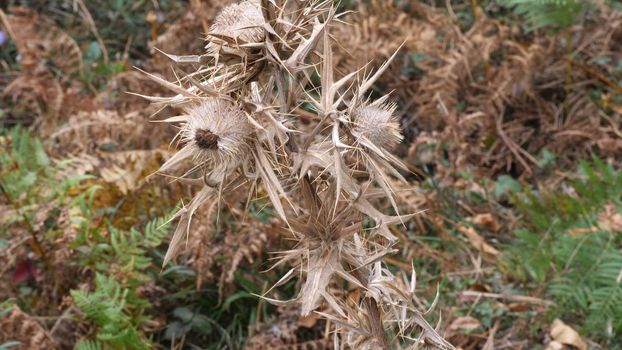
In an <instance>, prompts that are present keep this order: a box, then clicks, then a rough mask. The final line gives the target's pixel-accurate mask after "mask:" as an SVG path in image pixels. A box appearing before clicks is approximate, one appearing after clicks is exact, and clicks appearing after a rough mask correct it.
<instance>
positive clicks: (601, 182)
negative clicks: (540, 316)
mask: <svg viewBox="0 0 622 350" xmlns="http://www.w3.org/2000/svg"><path fill="white" fill-rule="evenodd" d="M514 203H515V204H516V206H517V208H518V209H519V211H520V212H521V213H522V214H523V218H524V226H523V228H520V229H518V230H516V231H515V232H514V234H515V236H516V240H515V241H514V242H512V245H511V246H510V247H509V248H508V250H507V251H506V255H505V258H506V263H507V264H508V266H509V268H510V269H511V271H512V272H513V273H514V274H515V275H516V276H517V277H518V278H520V279H521V280H524V281H533V282H535V283H537V284H538V285H539V284H542V283H544V284H545V285H546V286H547V288H546V294H547V295H548V296H549V297H550V298H552V299H553V300H554V301H555V302H556V306H555V307H554V308H553V309H552V310H551V312H552V314H553V315H556V316H558V317H562V318H564V319H566V320H568V321H572V322H574V323H577V324H580V325H581V326H582V331H583V332H584V333H585V334H586V335H588V336H589V337H592V338H594V339H603V340H607V341H608V344H609V345H608V346H609V347H608V348H609V349H613V348H614V347H615V346H619V345H620V344H616V343H617V341H616V339H620V336H621V334H622V317H620V315H622V283H621V282H622V272H621V271H622V251H621V248H622V235H621V233H622V220H620V219H621V218H622V217H621V216H620V215H621V213H622V171H620V170H619V169H614V168H613V167H611V166H609V165H605V164H604V163H603V162H602V161H601V160H599V159H597V158H595V159H594V161H593V162H592V163H587V162H583V163H581V165H580V168H579V172H578V174H577V176H576V179H574V180H572V181H570V182H569V183H568V184H567V187H566V189H565V191H564V192H559V191H555V192H553V191H550V190H546V189H544V188H542V189H540V190H539V191H533V190H530V189H528V188H525V189H524V190H523V191H522V193H517V194H515V196H514Z"/></svg>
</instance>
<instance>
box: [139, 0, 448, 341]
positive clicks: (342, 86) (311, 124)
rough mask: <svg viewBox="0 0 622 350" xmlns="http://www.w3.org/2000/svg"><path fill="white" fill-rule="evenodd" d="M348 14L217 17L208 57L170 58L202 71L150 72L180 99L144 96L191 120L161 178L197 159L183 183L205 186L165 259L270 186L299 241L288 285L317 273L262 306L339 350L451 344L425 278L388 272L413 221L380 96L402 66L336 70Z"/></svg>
mask: <svg viewBox="0 0 622 350" xmlns="http://www.w3.org/2000/svg"><path fill="white" fill-rule="evenodd" d="M339 18H340V14H338V13H336V9H335V7H334V5H333V1H328V0H307V1H299V0H274V1H268V0H262V1H261V2H259V1H254V0H248V1H242V2H240V3H237V4H233V5H230V6H228V7H225V8H224V9H223V10H222V12H221V13H220V14H219V15H218V16H217V17H216V19H215V20H214V21H213V24H212V25H211V28H210V30H209V32H208V34H207V37H206V41H207V45H206V47H205V52H204V53H203V54H201V55H190V56H176V55H170V54H167V56H168V57H169V58H171V59H172V60H173V61H175V62H176V63H178V64H180V65H182V64H186V65H188V64H190V65H192V66H191V67H192V69H193V71H192V72H191V73H189V74H183V75H182V76H181V77H180V78H178V80H177V81H176V82H169V81H167V80H165V79H163V78H160V77H159V76H156V75H152V74H149V73H145V74H147V75H148V76H149V77H150V78H151V79H153V80H154V81H156V82H158V83H160V84H162V85H163V86H165V87H167V88H168V89H170V90H171V91H172V92H174V93H175V95H174V96H170V97H155V96H143V97H145V98H146V99H148V100H150V101H151V102H153V103H154V104H157V105H161V106H162V107H164V106H171V107H174V108H176V109H178V110H180V111H182V113H181V114H180V115H178V116H173V117H170V118H167V119H165V120H164V121H165V122H168V123H174V124H178V125H179V133H178V134H177V137H176V139H175V140H173V142H177V144H179V145H180V146H181V149H180V150H179V151H178V152H177V153H176V154H175V155H174V156H173V157H171V158H170V159H168V161H166V163H165V164H164V165H162V167H161V169H160V172H162V173H168V174H171V173H175V171H177V170H178V169H180V168H182V167H183V166H184V165H186V164H192V166H191V167H190V168H186V170H184V172H183V173H176V175H175V177H176V178H177V179H179V180H180V181H183V182H185V183H189V184H193V185H197V186H200V188H201V189H200V190H198V191H197V192H196V195H195V197H194V198H193V199H192V201H191V202H190V203H188V204H187V205H186V206H184V207H183V208H182V209H181V210H180V211H179V212H178V213H177V215H176V218H178V219H179V224H178V226H177V229H176V231H175V232H174V235H173V237H172V239H171V242H170V246H169V249H168V252H167V254H166V256H165V259H164V264H167V263H168V262H169V261H170V260H171V259H172V258H173V257H174V256H175V255H176V253H177V252H178V251H179V249H180V247H181V246H182V245H183V242H184V237H185V236H186V235H187V234H188V231H189V229H190V227H191V226H190V224H191V220H192V217H193V215H194V214H195V213H196V212H197V209H198V208H199V206H201V205H202V204H205V203H214V202H217V201H219V200H220V199H221V198H222V196H223V195H224V194H226V193H227V192H229V191H231V190H232V189H235V188H238V187H239V186H242V185H247V186H248V187H249V196H250V194H252V193H253V192H254V191H255V189H257V188H258V187H259V186H261V187H262V188H263V189H264V190H265V191H266V193H267V194H268V197H269V199H270V202H271V205H272V206H273V207H274V210H275V212H276V213H277V215H278V218H279V219H280V220H281V221H282V224H283V226H284V227H285V228H286V231H287V232H288V234H289V235H291V238H292V239H293V241H294V242H295V244H294V245H293V246H292V247H291V248H289V249H287V250H285V251H282V252H280V253H278V256H277V262H276V263H275V264H274V266H280V265H285V264H289V265H290V266H293V267H292V268H291V269H290V270H289V271H288V272H287V273H286V274H285V275H284V276H283V277H282V278H281V279H280V280H279V281H278V282H277V283H276V284H275V286H274V287H278V286H280V285H282V284H283V283H285V282H286V281H288V280H289V279H291V278H292V277H294V276H296V275H298V274H300V275H302V276H304V283H302V287H301V289H300V291H299V293H298V295H297V296H296V297H295V298H294V299H293V300H288V301H281V300H276V299H273V298H270V297H268V296H267V295H269V293H270V291H268V292H267V293H265V295H263V296H261V297H262V298H264V299H265V300H267V301H269V302H271V303H274V304H277V305H288V304H289V305H291V304H299V305H300V310H301V313H302V315H303V316H304V315H309V314H310V313H312V312H316V313H318V314H320V315H321V316H323V317H325V318H326V319H328V320H330V321H331V322H332V323H333V324H334V325H335V330H336V332H335V334H334V343H335V348H336V349H379V348H382V349H389V348H403V347H405V348H409V349H416V348H422V347H433V348H440V349H451V348H453V347H452V346H451V345H450V344H449V343H447V342H446V341H445V340H444V339H443V338H442V337H441V336H439V335H438V334H437V332H436V331H435V330H434V328H432V327H431V326H430V325H429V324H428V323H427V322H426V321H425V319H424V317H423V315H424V312H422V311H420V308H421V305H422V304H421V302H419V301H418V300H417V298H416V297H415V295H414V292H415V285H416V282H415V274H414V271H413V272H412V276H411V278H410V280H409V278H407V277H405V276H401V277H400V278H398V277H396V276H394V275H393V274H392V273H391V272H390V271H389V270H388V269H387V268H386V267H385V266H383V263H382V262H383V258H384V257H385V256H386V255H388V254H391V253H393V252H394V251H395V250H394V249H393V248H392V247H393V245H394V244H395V242H396V237H395V236H394V235H393V234H392V233H391V230H390V229H389V227H390V226H391V225H396V224H402V223H404V222H405V221H406V220H408V219H409V218H410V217H411V216H412V215H413V214H407V215H404V214H400V213H399V210H398V206H397V204H396V202H395V200H394V193H393V191H394V189H393V188H392V185H391V184H392V183H395V182H396V181H402V182H406V180H405V179H404V177H403V175H402V174H401V172H405V171H406V170H407V169H406V167H405V166H404V165H403V164H402V163H401V162H400V160H399V159H398V158H397V157H395V156H394V155H393V154H392V153H391V149H392V148H393V147H394V146H395V145H396V144H397V143H398V142H400V141H401V139H402V136H401V133H400V123H399V121H398V119H397V118H396V116H395V113H394V112H395V106H394V105H393V104H392V103H391V102H389V96H382V97H380V98H379V99H376V100H374V101H372V100H371V99H370V98H369V93H370V89H371V87H372V85H373V84H374V82H375V81H376V80H377V79H378V78H379V77H380V75H381V74H382V73H383V71H384V70H385V69H386V67H387V65H388V62H387V63H385V64H384V65H383V66H381V67H380V69H378V70H377V71H376V72H373V73H371V74H370V73H368V72H366V71H365V70H364V67H363V68H359V69H357V70H353V71H352V72H349V73H347V74H339V75H338V74H337V73H336V72H335V69H334V63H333V53H332V46H333V45H334V44H335V43H334V40H333V38H332V37H331V35H330V31H331V27H332V26H333V25H335V24H337V23H338V22H339V21H340V20H339ZM388 206H390V207H391V209H390V210H391V211H392V213H391V214H386V213H385V212H384V211H383V210H382V209H383V208H384V207H388ZM339 279H340V280H342V283H343V282H344V281H345V283H347V284H348V285H349V286H351V287H352V288H356V289H359V291H360V295H361V297H360V298H359V299H358V300H356V301H355V303H352V302H347V301H346V300H344V299H343V297H342V294H343V293H340V294H339V295H337V294H335V292H334V288H329V284H330V283H331V282H334V281H337V280H339ZM274 287H273V288H274Z"/></svg>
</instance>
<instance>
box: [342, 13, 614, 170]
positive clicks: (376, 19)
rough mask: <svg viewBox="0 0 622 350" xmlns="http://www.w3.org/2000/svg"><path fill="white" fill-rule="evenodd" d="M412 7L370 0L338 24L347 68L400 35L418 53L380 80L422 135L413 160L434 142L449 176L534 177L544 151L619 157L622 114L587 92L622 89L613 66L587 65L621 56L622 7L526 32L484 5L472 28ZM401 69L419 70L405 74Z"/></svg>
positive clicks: (567, 156)
mask: <svg viewBox="0 0 622 350" xmlns="http://www.w3.org/2000/svg"><path fill="white" fill-rule="evenodd" d="M410 11H411V14H406V13H405V12H404V11H403V10H402V9H400V8H398V7H396V6H395V5H392V4H389V3H388V2H372V3H371V4H369V5H368V7H367V8H365V7H364V8H363V10H362V14H361V15H360V16H354V17H353V20H354V22H355V24H354V25H352V26H342V27H340V29H339V31H338V33H339V36H338V39H339V42H340V43H342V46H343V47H344V48H345V50H344V51H345V52H341V53H340V57H346V58H345V59H343V61H344V62H346V64H350V62H357V63H359V64H360V63H364V62H361V61H360V59H361V58H362V60H363V61H365V60H368V59H369V58H370V57H374V56H378V57H383V56H386V52H384V48H386V47H396V46H397V45H399V43H400V42H401V41H405V47H406V50H404V51H403V52H406V53H417V54H418V55H421V57H420V60H418V61H417V62H414V61H413V60H412V59H411V58H410V57H408V56H402V57H401V59H400V58H399V57H398V59H397V60H396V61H397V62H400V63H401V64H397V63H396V64H394V65H393V66H392V68H393V70H392V73H389V74H387V75H385V76H384V77H383V78H382V79H381V80H380V81H379V85H380V86H381V87H382V88H384V89H395V93H396V95H398V96H399V97H400V99H401V106H400V107H402V113H403V114H404V116H405V122H406V123H407V124H408V125H412V126H413V127H414V130H415V132H418V134H415V135H413V136H415V137H413V139H412V141H413V142H414V143H413V144H412V146H411V151H410V154H411V155H413V156H414V158H416V159H414V161H415V162H420V163H421V162H425V159H417V158H419V155H418V154H417V153H418V149H419V147H421V146H424V147H426V148H429V147H430V146H432V145H434V144H435V145H437V148H436V154H435V159H439V157H443V152H447V154H448V157H449V161H450V164H451V166H450V168H448V169H447V170H443V169H439V171H441V172H445V173H446V174H449V173H452V172H456V171H461V170H464V169H477V170H478V171H480V172H481V173H482V175H488V176H490V175H495V174H499V173H502V172H508V171H514V172H516V173H517V174H525V175H528V176H529V175H533V174H534V171H535V170H536V169H537V168H538V165H537V157H538V154H539V153H540V152H541V151H542V150H543V149H544V148H546V149H548V150H549V151H551V152H552V153H553V154H556V155H558V156H559V160H560V161H561V162H565V163H574V162H576V161H577V160H578V159H581V158H584V157H586V156H588V155H589V154H590V153H591V152H597V153H599V154H601V155H603V156H605V157H614V158H615V157H619V154H622V153H621V151H622V148H620V147H621V146H622V142H620V136H622V134H621V133H620V128H619V126H618V125H619V123H620V115H619V113H615V109H614V110H613V114H612V111H610V110H608V109H609V108H613V107H611V106H607V102H608V101H607V100H603V101H595V100H594V98H592V97H590V95H589V90H590V89H591V88H595V87H599V86H600V87H601V88H602V87H605V88H607V89H610V90H611V91H615V92H620V91H622V88H621V87H620V86H619V85H617V84H616V83H615V82H612V81H610V80H609V79H607V78H606V76H607V75H608V74H612V73H611V72H602V71H601V68H600V67H597V66H595V65H594V64H593V63H592V62H590V59H591V58H593V57H600V56H603V55H609V56H610V57H613V58H614V59H616V58H619V57H620V56H622V51H621V50H620V46H619V45H617V43H619V40H620V38H621V37H622V29H620V28H622V27H621V23H622V15H620V13H619V12H617V11H614V10H612V9H610V8H608V7H607V6H606V5H602V6H601V7H600V8H599V10H598V11H597V13H596V18H594V21H593V22H590V23H586V24H585V25H584V26H582V27H571V28H569V29H567V30H566V31H564V32H561V33H558V34H556V35H539V34H536V35H533V36H528V37H526V36H525V35H524V34H523V33H521V32H520V29H518V28H517V27H512V26H510V25H508V24H505V23H502V22H500V21H498V20H495V19H492V18H490V17H488V16H487V15H486V13H484V12H483V11H482V10H481V9H479V8H476V9H475V13H474V17H475V22H474V23H473V25H472V26H471V27H470V28H468V29H466V30H462V29H460V26H459V25H458V22H457V20H456V19H455V18H454V17H452V15H451V12H449V13H447V12H446V11H443V10H441V9H435V8H432V7H429V6H427V5H425V4H423V3H416V4H414V5H413V6H412V9H411V10H410ZM377 33H387V35H386V36H380V35H378V34H377ZM566 38H569V39H570V40H566ZM348 52H354V53H356V54H353V55H351V56H350V55H349V54H348ZM570 57H572V59H570ZM370 61H371V60H370ZM377 64H378V62H377V61H372V65H377ZM405 68H410V69H415V70H416V71H419V72H420V73H419V74H416V75H415V76H414V77H413V76H406V75H404V74H403V72H402V71H403V69H405ZM605 96H607V95H605ZM442 145H447V146H449V149H447V148H445V149H443V148H442V147H441V146H442ZM444 176H445V175H444V174H441V177H444Z"/></svg>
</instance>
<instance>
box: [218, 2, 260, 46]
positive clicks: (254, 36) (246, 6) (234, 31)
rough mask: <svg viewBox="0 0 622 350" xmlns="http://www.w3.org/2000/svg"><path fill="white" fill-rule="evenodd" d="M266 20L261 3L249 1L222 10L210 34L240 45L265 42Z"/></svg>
mask: <svg viewBox="0 0 622 350" xmlns="http://www.w3.org/2000/svg"><path fill="white" fill-rule="evenodd" d="M263 24H264V18H263V13H262V12H261V7H260V5H259V1H256V0H247V1H242V2H240V3H237V4H232V5H229V6H227V7H225V8H223V9H222V11H221V12H220V14H218V16H216V18H215V19H214V23H213V24H212V26H211V28H210V34H217V35H224V36H228V37H231V38H233V39H235V40H236V41H238V42H240V43H258V42H261V41H263V39H264V37H265V34H264V29H263Z"/></svg>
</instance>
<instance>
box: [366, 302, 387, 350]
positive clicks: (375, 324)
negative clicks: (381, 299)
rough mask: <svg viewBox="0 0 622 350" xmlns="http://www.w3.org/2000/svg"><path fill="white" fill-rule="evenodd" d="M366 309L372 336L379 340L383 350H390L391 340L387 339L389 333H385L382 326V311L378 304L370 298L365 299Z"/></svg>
mask: <svg viewBox="0 0 622 350" xmlns="http://www.w3.org/2000/svg"><path fill="white" fill-rule="evenodd" d="M365 307H366V308H367V316H368V321H369V326H370V328H371V332H372V335H373V336H374V338H376V340H378V343H379V345H380V346H381V347H382V349H385V350H389V349H390V347H389V339H388V338H387V333H386V332H385V331H384V327H383V326H382V318H381V315H380V309H379V308H378V303H376V300H374V299H373V298H369V297H368V298H365Z"/></svg>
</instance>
